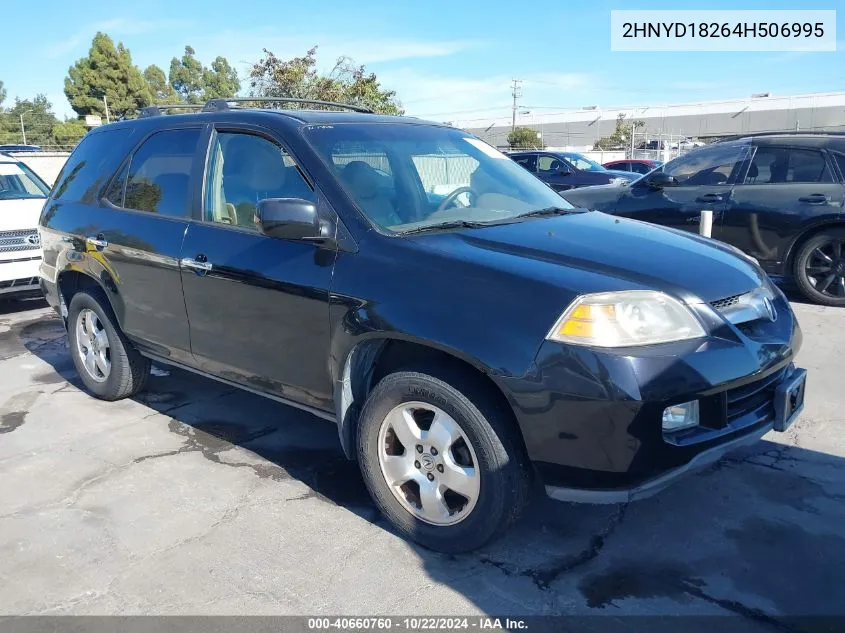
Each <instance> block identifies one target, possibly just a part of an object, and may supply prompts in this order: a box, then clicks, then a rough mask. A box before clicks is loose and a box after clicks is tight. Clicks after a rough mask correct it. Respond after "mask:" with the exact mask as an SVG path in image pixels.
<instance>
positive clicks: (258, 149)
mask: <svg viewBox="0 0 845 633" xmlns="http://www.w3.org/2000/svg"><path fill="white" fill-rule="evenodd" d="M206 187H207V188H206V194H205V209H204V213H203V215H204V218H205V220H206V221H208V222H216V223H218V224H229V225H233V226H240V227H244V228H248V229H253V230H256V231H257V230H258V223H257V222H256V220H257V209H258V202H259V201H261V200H264V199H266V198H302V199H305V200H309V201H312V202H314V201H316V196H315V195H314V190H313V189H311V187H310V186H309V185H308V183H307V182H306V181H305V179H304V178H303V176H302V174H301V173H300V171H299V169H298V168H297V166H296V164H295V163H294V161H293V158H291V156H290V155H289V154H288V153H287V152H286V151H285V150H284V148H282V147H280V146H279V145H277V144H276V143H274V142H272V141H269V140H267V139H266V138H263V137H260V136H255V135H253V134H243V133H239V132H220V133H218V134H216V135H215V136H214V141H213V142H212V144H211V157H210V161H209V167H208V174H207V177H206Z"/></svg>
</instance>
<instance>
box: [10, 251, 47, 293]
mask: <svg viewBox="0 0 845 633" xmlns="http://www.w3.org/2000/svg"><path fill="white" fill-rule="evenodd" d="M40 263H41V256H40V255H30V254H28V253H26V252H23V253H21V254H20V256H18V257H16V258H14V259H5V260H0V296H9V295H12V294H21V293H26V294H30V293H37V292H39V290H40V285H39V283H38V267H39V264H40Z"/></svg>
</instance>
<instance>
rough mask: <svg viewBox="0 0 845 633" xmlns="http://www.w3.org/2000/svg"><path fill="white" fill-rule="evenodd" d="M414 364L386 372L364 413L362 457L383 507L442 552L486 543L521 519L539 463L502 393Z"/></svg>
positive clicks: (407, 531)
mask: <svg viewBox="0 0 845 633" xmlns="http://www.w3.org/2000/svg"><path fill="white" fill-rule="evenodd" d="M450 382H451V383H453V384H456V385H459V386H460V387H461V390H459V389H458V388H456V386H452V384H447V383H446V382H444V381H443V380H440V379H439V378H436V377H435V376H432V375H429V374H426V373H419V372H411V371H404V372H398V373H394V374H390V375H389V376H387V377H385V378H384V379H383V380H382V381H381V382H379V384H378V385H377V386H376V387H375V389H374V390H373V391H372V393H371V394H370V396H369V397H368V398H367V401H366V403H365V405H364V409H363V411H362V412H361V419H360V426H359V432H358V458H359V463H360V464H361V467H362V472H363V476H364V481H365V482H366V485H367V488H368V489H369V491H370V494H371V495H372V497H373V499H374V501H375V502H376V504H377V505H378V507H379V509H380V510H381V511H382V513H383V514H384V515H385V516H386V517H387V518H388V519H389V520H390V522H391V523H392V524H393V525H394V526H395V527H396V529H398V530H399V531H400V532H401V533H402V534H403V535H404V536H406V537H408V538H410V539H411V540H414V541H416V542H418V543H420V544H421V545H423V546H425V547H428V548H430V549H433V550H437V551H441V552H447V553H458V552H467V551H471V550H474V549H477V548H478V547H480V546H482V545H483V544H484V543H486V542H487V541H489V540H490V539H491V538H493V537H494V536H495V535H497V534H498V533H501V532H502V531H504V530H505V529H506V528H507V527H508V526H510V525H511V524H512V523H513V521H515V519H516V518H517V517H518V516H519V514H520V512H521V510H522V509H523V507H524V505H525V503H526V500H527V497H528V490H529V486H530V470H529V466H528V464H527V460H526V458H525V454H524V450H523V449H522V445H521V442H520V441H519V438H518V435H517V433H518V431H517V429H516V427H515V425H514V423H513V421H512V419H511V418H510V413H509V412H508V411H506V410H505V409H504V407H503V406H501V404H500V403H499V402H498V401H497V399H495V398H493V397H491V394H489V392H487V391H485V389H483V388H480V387H478V386H477V385H473V384H472V382H471V381H461V380H450Z"/></svg>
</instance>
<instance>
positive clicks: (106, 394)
mask: <svg viewBox="0 0 845 633" xmlns="http://www.w3.org/2000/svg"><path fill="white" fill-rule="evenodd" d="M68 340H69V342H70V353H71V356H72V357H73V364H74V366H75V367H76V371H77V372H78V373H79V377H80V378H81V379H82V382H83V383H84V384H85V388H86V389H87V390H88V392H89V393H91V394H92V395H94V396H96V397H97V398H100V399H101V400H121V399H123V398H128V397H130V396H133V395H135V394H136V393H138V392H139V391H141V390H142V389H143V388H144V386H145V385H146V383H147V379H148V378H149V375H150V365H151V363H150V360H149V359H147V358H145V357H143V356H141V354H140V353H139V352H138V351H137V350H136V349H135V348H134V347H133V346H132V343H130V342H129V340H128V339H127V338H126V337H125V336H124V335H123V333H122V332H121V331H120V330H119V329H118V328H117V326H116V325H115V319H114V313H113V312H112V311H111V308H110V306H108V304H107V303H106V300H105V297H103V296H102V293H100V292H98V291H88V290H81V291H79V292H77V293H76V294H75V295H73V299H71V302H70V307H69V308H68Z"/></svg>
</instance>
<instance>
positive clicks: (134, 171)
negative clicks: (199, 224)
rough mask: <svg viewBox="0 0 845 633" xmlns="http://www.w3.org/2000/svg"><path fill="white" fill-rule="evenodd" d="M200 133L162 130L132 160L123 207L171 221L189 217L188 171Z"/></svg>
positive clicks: (149, 139) (195, 131) (194, 130)
mask: <svg viewBox="0 0 845 633" xmlns="http://www.w3.org/2000/svg"><path fill="white" fill-rule="evenodd" d="M199 137H200V131H199V130H198V129H191V130H165V131H163V132H158V133H156V134H153V135H152V136H151V137H150V138H148V139H147V140H146V141H144V144H143V145H141V147H139V148H138V150H137V151H136V152H135V154H134V155H133V156H132V161H131V163H130V166H129V177H128V179H127V181H126V192H125V194H124V203H123V206H124V207H126V208H127V209H135V210H138V211H149V212H151V213H160V214H162V215H168V216H172V217H184V216H186V215H188V194H189V193H190V183H191V168H192V166H193V162H194V153H195V152H196V149H197V143H198V142H199Z"/></svg>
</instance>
